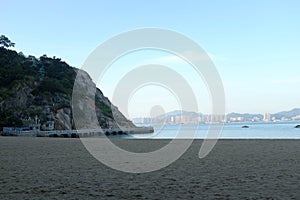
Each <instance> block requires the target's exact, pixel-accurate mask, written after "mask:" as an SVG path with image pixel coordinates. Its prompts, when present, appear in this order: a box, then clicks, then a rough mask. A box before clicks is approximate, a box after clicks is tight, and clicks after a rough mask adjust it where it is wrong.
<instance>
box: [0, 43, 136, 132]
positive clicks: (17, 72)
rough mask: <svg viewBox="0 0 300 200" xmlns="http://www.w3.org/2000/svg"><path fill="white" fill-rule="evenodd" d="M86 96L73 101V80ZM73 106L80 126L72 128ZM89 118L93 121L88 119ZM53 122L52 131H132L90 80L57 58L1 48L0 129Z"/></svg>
mask: <svg viewBox="0 0 300 200" xmlns="http://www.w3.org/2000/svg"><path fill="white" fill-rule="evenodd" d="M76 76H77V78H78V79H80V81H79V82H80V83H81V84H80V87H81V89H84V90H83V91H85V92H87V93H85V94H83V95H85V96H83V97H82V96H81V97H80V98H78V96H77V98H75V99H74V98H72V95H73V87H74V80H75V78H76ZM74 103H75V104H76V105H75V107H76V109H77V111H78V112H77V113H81V115H80V116H79V117H77V118H78V119H79V121H80V120H81V119H83V120H82V121H81V124H80V122H79V123H77V124H76V127H75V124H74V116H73V109H72V108H74ZM89 117H90V118H91V117H92V118H93V119H90V118H89ZM47 121H54V124H55V129H64V130H65V129H74V128H90V127H91V126H90V124H89V123H90V122H97V123H98V125H100V126H101V127H102V128H108V127H119V126H122V127H134V125H133V123H132V122H131V121H129V120H127V119H126V118H125V117H124V116H123V114H122V113H120V111H119V110H118V108H117V107H116V106H114V105H112V103H111V102H110V101H109V99H108V98H106V97H105V96H104V95H103V93H102V92H101V90H100V89H98V88H96V85H95V83H93V81H92V80H91V78H90V76H89V75H88V74H87V73H86V72H84V71H82V70H78V69H76V68H73V67H70V66H69V65H68V64H67V63H65V62H63V61H61V59H58V58H55V57H54V58H49V57H47V56H46V55H44V56H42V57H40V58H35V57H33V56H29V57H26V56H24V55H23V54H22V53H17V52H15V51H11V50H8V49H5V48H0V128H1V129H2V127H4V126H10V127H12V126H14V127H21V126H26V125H29V124H32V123H37V122H40V124H44V123H45V122H47Z"/></svg>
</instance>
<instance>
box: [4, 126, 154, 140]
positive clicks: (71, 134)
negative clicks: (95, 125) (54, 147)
mask: <svg viewBox="0 0 300 200" xmlns="http://www.w3.org/2000/svg"><path fill="white" fill-rule="evenodd" d="M153 132H154V129H153V127H137V128H123V129H119V128H118V129H117V128H116V129H100V130H98V129H87V130H61V131H58V130H56V131H10V132H1V135H2V136H33V137H60V138H79V137H93V136H101V135H103V134H105V135H128V134H145V133H153Z"/></svg>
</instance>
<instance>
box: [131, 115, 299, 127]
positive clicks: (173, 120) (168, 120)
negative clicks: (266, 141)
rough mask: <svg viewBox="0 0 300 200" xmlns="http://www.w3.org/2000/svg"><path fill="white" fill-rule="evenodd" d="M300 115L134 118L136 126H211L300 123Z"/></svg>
mask: <svg viewBox="0 0 300 200" xmlns="http://www.w3.org/2000/svg"><path fill="white" fill-rule="evenodd" d="M298 120H300V115H295V116H293V117H286V116H281V117H278V116H274V115H272V114H270V113H266V114H264V115H250V114H245V115H243V114H236V115H232V114H228V115H225V116H224V115H202V114H196V113H194V114H181V115H180V114H177V115H165V116H163V117H162V116H160V117H156V118H150V117H139V118H133V119H132V121H133V123H134V124H136V125H155V124H170V125H173V124H174V125H175V124H210V123H233V122H279V121H298Z"/></svg>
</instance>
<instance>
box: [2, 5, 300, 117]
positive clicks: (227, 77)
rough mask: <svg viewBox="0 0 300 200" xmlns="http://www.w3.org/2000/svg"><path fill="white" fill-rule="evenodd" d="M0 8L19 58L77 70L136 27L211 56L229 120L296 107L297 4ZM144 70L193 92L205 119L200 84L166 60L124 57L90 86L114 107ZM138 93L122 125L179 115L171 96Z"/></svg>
mask: <svg viewBox="0 0 300 200" xmlns="http://www.w3.org/2000/svg"><path fill="white" fill-rule="evenodd" d="M1 5H2V7H3V8H5V9H2V11H1V13H0V23H1V31H0V34H3V35H6V36H7V37H8V38H9V39H11V41H12V42H15V43H16V47H15V50H17V51H22V52H23V53H24V54H25V55H34V56H37V57H39V56H42V55H43V54H47V55H48V56H51V57H52V56H56V57H59V58H62V60H64V61H66V62H67V63H69V64H70V65H72V66H74V67H78V68H80V67H81V65H82V64H83V63H84V61H85V59H86V58H87V57H88V55H89V54H90V53H91V52H92V51H93V50H94V49H95V48H96V47H97V46H98V45H100V44H101V43H102V42H104V41H105V40H107V39H109V38H110V37H112V36H114V35H116V34H119V33H121V32H124V31H129V30H132V29H137V28H142V27H158V28H165V29H170V30H174V31H177V32H179V33H182V34H184V35H186V36H187V37H189V38H191V39H193V40H194V41H196V42H197V43H198V44H199V45H200V46H202V47H203V48H204V50H205V51H206V52H207V53H208V54H209V55H210V57H211V59H212V61H213V62H214V63H215V66H216V67H217V69H218V71H219V73H220V76H221V78H222V80H223V84H224V88H225V95H226V107H227V110H226V112H227V113H229V112H239V113H247V112H248V113H263V114H264V113H275V112H277V111H280V110H290V109H292V108H296V107H300V104H299V102H300V93H299V92H298V90H299V83H300V78H299V74H300V60H299V55H300V46H299V44H300V37H299V35H300V21H299V19H300V12H299V8H300V2H299V1H296V0H294V1H293V0H288V1H273V0H266V1H258V0H255V1H251V2H250V1H249V2H239V1H224V2H222V1H220V2H217V3H216V2H214V3H213V2H206V1H189V2H188V3H187V2H182V1H154V2H153V1H151V2H146V1H129V2H128V1H126V2H122V1H121V2H120V1H115V0H113V1H89V2H80V1H72V2H71V3H70V2H69V1H57V0H54V1H44V2H42V3H41V2H37V1H30V0H29V1H8V0H4V1H2V3H1ZM120 45H122V44H120ZM147 63H148V64H149V63H157V64H164V65H167V66H170V67H173V68H175V69H176V70H178V71H179V72H180V73H181V74H182V76H183V77H185V78H186V79H188V82H189V83H190V85H191V87H192V88H193V89H194V90H195V94H196V95H197V100H198V105H199V110H198V111H203V112H205V113H209V112H210V111H211V103H210V96H209V93H208V92H207V89H206V86H205V83H204V82H203V80H202V79H199V77H197V76H194V74H193V71H192V70H185V69H186V68H187V67H183V66H187V64H186V63H183V62H182V61H180V60H179V59H178V58H176V57H174V55H171V54H166V53H162V52H153V51H142V52H136V53H134V54H130V55H126V56H125V57H124V58H120V60H117V61H116V62H115V63H113V64H112V66H111V68H110V69H109V70H108V71H107V74H105V76H104V77H103V79H102V80H95V82H97V85H98V87H99V88H100V89H101V90H102V91H103V93H104V95H105V96H108V98H109V99H112V97H113V91H114V86H115V85H116V84H117V82H118V80H120V78H122V76H124V74H126V71H128V70H130V69H132V67H134V66H139V65H142V64H147ZM183 69H184V70H183ZM144 89H145V90H144V91H143V90H140V91H136V93H135V94H133V95H132V99H131V102H130V103H129V108H127V109H128V110H129V111H130V112H129V116H127V117H129V118H133V117H137V116H143V115H144V116H150V115H151V111H152V110H153V109H152V108H153V107H155V106H156V105H159V106H161V107H162V109H163V110H164V112H169V111H172V110H176V109H180V104H178V102H177V100H176V98H175V97H174V96H172V94H171V93H170V91H166V90H163V89H162V88H157V87H156V88H155V87H152V88H151V87H150V86H149V87H148V88H144ZM154 97H155V98H154ZM116 106H118V105H116ZM121 111H122V109H121Z"/></svg>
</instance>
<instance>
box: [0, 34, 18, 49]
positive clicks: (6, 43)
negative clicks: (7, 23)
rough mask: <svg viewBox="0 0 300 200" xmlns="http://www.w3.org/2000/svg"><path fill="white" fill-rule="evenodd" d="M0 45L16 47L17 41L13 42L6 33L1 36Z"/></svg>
mask: <svg viewBox="0 0 300 200" xmlns="http://www.w3.org/2000/svg"><path fill="white" fill-rule="evenodd" d="M0 45H1V47H5V48H8V47H14V46H15V43H13V42H11V41H10V40H9V39H8V38H7V37H6V36H5V35H1V36H0Z"/></svg>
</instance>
